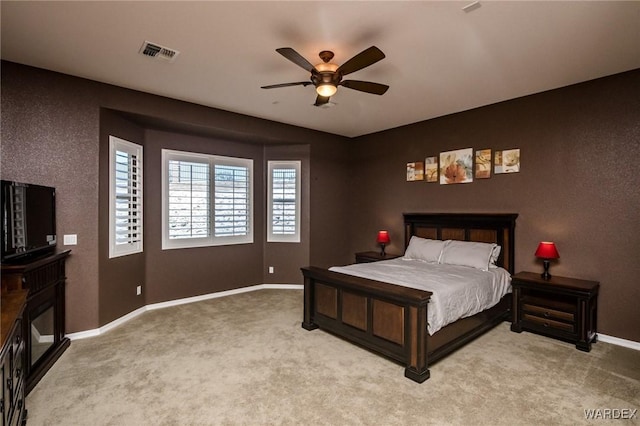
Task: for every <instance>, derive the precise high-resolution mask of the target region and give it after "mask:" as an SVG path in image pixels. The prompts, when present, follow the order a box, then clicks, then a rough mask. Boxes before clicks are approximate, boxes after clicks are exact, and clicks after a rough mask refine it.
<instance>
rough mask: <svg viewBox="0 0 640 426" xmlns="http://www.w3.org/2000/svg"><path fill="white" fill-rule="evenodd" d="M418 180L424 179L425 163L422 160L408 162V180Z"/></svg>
mask: <svg viewBox="0 0 640 426" xmlns="http://www.w3.org/2000/svg"><path fill="white" fill-rule="evenodd" d="M417 180H424V163H423V162H422V161H416V162H414V163H407V182H413V181H417Z"/></svg>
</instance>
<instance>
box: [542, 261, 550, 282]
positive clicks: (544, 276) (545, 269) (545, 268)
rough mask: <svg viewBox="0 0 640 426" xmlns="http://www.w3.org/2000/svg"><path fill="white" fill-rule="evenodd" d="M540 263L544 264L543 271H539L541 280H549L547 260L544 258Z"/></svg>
mask: <svg viewBox="0 0 640 426" xmlns="http://www.w3.org/2000/svg"><path fill="white" fill-rule="evenodd" d="M542 264H543V265H544V272H543V273H541V274H540V276H541V277H542V279H543V280H550V279H551V274H550V273H549V261H548V260H547V259H544V260H543V261H542Z"/></svg>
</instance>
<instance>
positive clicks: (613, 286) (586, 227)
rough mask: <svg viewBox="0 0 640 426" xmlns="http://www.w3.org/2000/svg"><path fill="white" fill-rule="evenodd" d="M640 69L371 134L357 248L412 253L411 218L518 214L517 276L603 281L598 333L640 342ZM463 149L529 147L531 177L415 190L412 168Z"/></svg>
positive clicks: (419, 185)
mask: <svg viewBox="0 0 640 426" xmlns="http://www.w3.org/2000/svg"><path fill="white" fill-rule="evenodd" d="M639 93H640V70H636V71H632V72H628V73H624V74H619V75H615V76H612V77H609V78H604V79H599V80H594V81H591V82H587V83H583V84H578V85H574V86H570V87H566V88H562V89H558V90H554V91H549V92H545V93H541V94H537V95H533V96H528V97H524V98H519V99H515V100H511V101H508V102H503V103H499V104H495V105H491V106H487V107H484V108H478V109H475V110H471V111H466V112H463V113H459V114H454V115H449V116H446V117H442V118H438V119H434V120H429V121H425V122H421V123H416V124H414V125H410V126H404V127H400V128H397V129H392V130H388V131H385V132H381V133H377V134H372V135H368V136H363V137H360V138H358V139H356V140H355V141H354V143H353V144H352V158H351V165H352V168H351V182H352V185H351V193H350V196H349V199H350V202H351V204H350V206H351V215H350V223H351V234H350V244H351V250H352V251H362V250H367V249H376V243H375V235H376V234H375V233H376V231H377V230H378V229H383V228H388V229H389V230H390V232H391V238H392V243H391V245H390V246H389V248H388V251H389V252H402V236H403V231H402V213H403V212H504V213H511V212H513V213H519V215H520V216H519V217H518V220H517V225H516V253H515V256H516V257H515V258H516V270H517V271H520V270H530V271H540V270H541V269H542V266H541V264H540V263H539V262H538V261H537V260H536V258H535V257H534V252H535V249H536V247H537V244H538V242H539V241H543V240H552V241H555V242H556V244H557V247H558V251H559V252H560V256H561V258H560V259H559V261H557V262H553V263H552V266H551V272H552V274H557V275H563V276H570V277H577V278H584V279H591V280H598V281H600V283H601V289H600V297H599V303H600V307H599V314H598V329H599V331H601V332H602V333H604V334H608V335H612V336H616V337H620V338H624V339H630V340H633V341H636V342H640V310H638V307H637V303H638V300H640V286H639V285H638V276H640V262H638V256H639V255H640V216H639V213H638V208H639V207H640V174H639V173H638V167H637V166H636V161H637V159H638V158H640V96H638V94H639ZM460 148H474V149H484V148H491V149H493V150H500V149H509V148H520V150H521V172H520V173H516V174H509V175H493V176H492V177H491V178H490V179H484V180H476V181H474V182H473V183H469V184H457V185H440V184H438V183H426V182H406V163H407V162H412V161H424V158H425V157H427V156H435V155H438V154H439V153H440V152H442V151H448V150H453V149H460Z"/></svg>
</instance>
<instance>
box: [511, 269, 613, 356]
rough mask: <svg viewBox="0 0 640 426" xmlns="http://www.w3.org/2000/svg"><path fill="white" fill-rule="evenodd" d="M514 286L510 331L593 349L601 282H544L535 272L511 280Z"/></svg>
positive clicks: (563, 278)
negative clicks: (535, 334) (546, 337)
mask: <svg viewBox="0 0 640 426" xmlns="http://www.w3.org/2000/svg"><path fill="white" fill-rule="evenodd" d="M511 287H512V288H513V304H512V311H513V323H512V324H511V331H514V332H516V333H520V332H521V331H522V330H527V331H531V332H534V333H537V334H542V335H545V336H549V337H554V338H556V339H560V340H564V341H568V342H571V343H575V345H576V348H578V349H580V350H581V351H585V352H589V351H590V350H591V343H595V342H596V339H597V334H596V332H597V314H598V289H599V287H600V283H598V282H597V281H586V280H578V279H575V278H566V277H557V276H553V277H551V279H549V280H545V279H543V278H542V277H541V276H540V274H537V273H534V272H520V273H517V274H515V275H514V276H513V277H511Z"/></svg>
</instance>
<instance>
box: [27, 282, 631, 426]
mask: <svg viewBox="0 0 640 426" xmlns="http://www.w3.org/2000/svg"><path fill="white" fill-rule="evenodd" d="M301 321H302V291H301V290H262V291H257V292H252V293H244V294H239V295H234V296H229V297H224V298H220V299H212V300H209V301H204V302H198V303H193V304H189V305H182V306H177V307H172V308H167V309H161V310H156V311H150V312H146V313H144V314H143V315H141V316H139V317H137V318H135V319H134V320H132V321H130V322H128V323H126V324H124V325H122V326H120V327H119V328H117V329H115V330H112V331H110V332H108V333H106V334H104V335H102V336H99V337H95V338H91V339H86V340H76V341H74V342H72V344H71V347H70V348H69V349H68V350H67V351H66V352H65V353H64V354H63V356H62V357H61V358H60V359H59V360H58V362H57V363H56V364H55V365H54V366H53V368H52V369H51V370H50V371H49V372H48V373H47V374H46V376H45V377H44V378H43V379H42V380H41V381H40V383H38V385H37V386H36V388H35V389H34V390H33V391H32V392H31V394H30V395H29V396H28V398H27V409H28V410H29V418H28V424H29V426H37V425H217V424H221V425H233V424H243V425H260V424H287V425H289V424H290V425H294V424H295V425H301V424H304V425H418V424H437V425H441V424H456V425H457V424H461V425H471V424H491V425H499V424H504V425H514V424H567V425H575V424H583V423H584V424H594V421H593V420H591V421H588V420H586V419H585V413H584V410H588V409H638V408H640V352H638V351H633V350H630V349H625V348H622V347H618V346H614V345H610V344H606V343H602V342H600V343H597V344H596V345H594V347H593V350H592V351H591V352H590V353H585V352H580V351H578V350H576V349H575V347H574V346H573V345H571V344H568V343H563V342H558V341H555V340H552V339H549V338H545V337H541V336H537V335H533V334H530V333H526V332H524V333H522V334H516V333H512V332H511V331H509V325H508V323H503V324H501V325H499V326H498V327H496V328H495V329H493V330H492V331H490V332H489V333H487V334H485V335H483V336H481V337H480V338H478V339H477V340H475V341H474V342H472V343H471V344H469V345H467V346H465V347H464V348H462V349H460V350H458V351H457V352H455V353H453V354H451V355H450V356H448V357H446V358H445V359H443V360H442V361H440V362H438V363H436V364H435V365H433V366H432V367H431V378H430V379H429V380H427V381H426V382H424V383H423V384H416V383H414V382H412V381H410V380H408V379H406V378H404V376H403V374H404V369H403V367H402V366H400V365H398V364H395V363H394V362H392V361H389V360H387V359H384V358H382V357H380V356H377V355H374V354H372V353H370V352H368V351H366V350H363V349H361V348H358V347H356V346H353V345H351V344H349V343H347V342H345V341H343V340H341V339H339V338H336V337H334V336H332V335H330V334H327V333H325V332H323V331H320V330H314V331H311V332H309V331H306V330H304V329H303V328H301V327H300V323H301ZM638 417H640V414H636V416H635V418H634V419H631V420H627V421H625V422H623V423H622V424H625V425H627V424H640V420H639V419H638ZM616 422H617V423H616V424H621V423H619V422H620V421H619V420H618V421H616ZM602 423H608V422H602V421H601V420H600V421H597V424H602Z"/></svg>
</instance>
